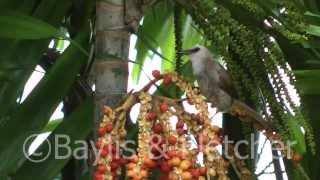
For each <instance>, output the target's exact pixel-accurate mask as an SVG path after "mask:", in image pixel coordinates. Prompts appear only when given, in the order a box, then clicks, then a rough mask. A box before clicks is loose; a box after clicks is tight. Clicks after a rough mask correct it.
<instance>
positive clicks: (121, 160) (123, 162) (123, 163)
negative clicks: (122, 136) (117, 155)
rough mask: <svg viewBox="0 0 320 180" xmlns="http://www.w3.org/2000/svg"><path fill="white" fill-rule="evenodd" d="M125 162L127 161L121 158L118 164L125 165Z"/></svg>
mask: <svg viewBox="0 0 320 180" xmlns="http://www.w3.org/2000/svg"><path fill="white" fill-rule="evenodd" d="M127 162H128V161H127V160H126V159H123V158H121V159H119V164H120V166H124V165H126V164H127Z"/></svg>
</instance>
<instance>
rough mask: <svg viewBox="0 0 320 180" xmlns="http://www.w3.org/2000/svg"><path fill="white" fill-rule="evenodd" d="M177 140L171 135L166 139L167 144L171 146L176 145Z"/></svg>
mask: <svg viewBox="0 0 320 180" xmlns="http://www.w3.org/2000/svg"><path fill="white" fill-rule="evenodd" d="M177 141H178V140H177V138H176V137H175V136H173V135H170V136H169V137H168V142H169V144H171V145H175V144H176V143H177Z"/></svg>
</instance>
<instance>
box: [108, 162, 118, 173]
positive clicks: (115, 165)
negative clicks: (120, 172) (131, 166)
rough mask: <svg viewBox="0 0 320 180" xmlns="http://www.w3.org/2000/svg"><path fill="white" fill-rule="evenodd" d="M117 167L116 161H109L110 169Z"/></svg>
mask: <svg viewBox="0 0 320 180" xmlns="http://www.w3.org/2000/svg"><path fill="white" fill-rule="evenodd" d="M118 167H119V164H118V162H116V161H112V162H111V163H110V168H111V171H113V170H116V169H118Z"/></svg>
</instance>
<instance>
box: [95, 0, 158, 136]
mask: <svg viewBox="0 0 320 180" xmlns="http://www.w3.org/2000/svg"><path fill="white" fill-rule="evenodd" d="M153 2H154V0H151V1H150V0H149V1H144V0H100V1H97V3H96V15H97V18H96V47H95V49H96V51H95V61H94V63H93V69H92V72H91V80H92V83H93V85H95V105H96V112H95V118H94V119H95V122H94V123H95V129H94V134H95V135H94V136H95V139H96V138H97V135H96V133H95V132H96V129H97V127H98V125H99V122H100V120H101V116H102V113H101V109H102V107H103V106H104V105H108V106H111V107H114V106H116V105H117V103H118V102H119V100H121V98H122V97H123V96H124V94H126V93H127V81H128V64H127V62H128V61H127V59H128V53H129V43H130V42H129V40H130V33H131V32H136V31H137V29H138V26H139V21H140V19H141V17H142V15H143V10H144V9H145V7H146V6H148V5H150V4H151V3H153Z"/></svg>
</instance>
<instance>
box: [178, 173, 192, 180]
mask: <svg viewBox="0 0 320 180" xmlns="http://www.w3.org/2000/svg"><path fill="white" fill-rule="evenodd" d="M181 178H182V179H183V180H189V179H192V175H191V173H190V172H189V171H184V172H183V173H182V174H181Z"/></svg>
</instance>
